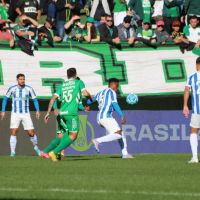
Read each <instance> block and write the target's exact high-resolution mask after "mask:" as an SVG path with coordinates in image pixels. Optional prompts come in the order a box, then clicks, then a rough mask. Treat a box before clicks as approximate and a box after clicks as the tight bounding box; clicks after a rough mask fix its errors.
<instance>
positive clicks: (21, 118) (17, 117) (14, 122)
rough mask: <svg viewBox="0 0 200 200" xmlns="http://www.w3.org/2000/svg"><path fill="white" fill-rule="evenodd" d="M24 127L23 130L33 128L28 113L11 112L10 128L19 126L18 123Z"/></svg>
mask: <svg viewBox="0 0 200 200" xmlns="http://www.w3.org/2000/svg"><path fill="white" fill-rule="evenodd" d="M21 122H22V125H23V127H24V130H32V129H34V126H33V122H32V119H31V115H30V113H11V120H10V128H11V129H14V128H19V125H20V123H21Z"/></svg>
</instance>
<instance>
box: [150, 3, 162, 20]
mask: <svg viewBox="0 0 200 200" xmlns="http://www.w3.org/2000/svg"><path fill="white" fill-rule="evenodd" d="M163 4H164V0H157V1H155V4H154V8H153V14H152V17H153V18H154V19H155V20H156V21H157V20H158V19H160V18H161V17H162V14H163Z"/></svg>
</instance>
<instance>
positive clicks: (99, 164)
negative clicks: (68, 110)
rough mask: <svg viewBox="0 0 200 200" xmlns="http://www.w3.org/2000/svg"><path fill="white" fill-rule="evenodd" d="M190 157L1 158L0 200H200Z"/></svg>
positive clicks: (198, 174) (197, 170)
mask: <svg viewBox="0 0 200 200" xmlns="http://www.w3.org/2000/svg"><path fill="white" fill-rule="evenodd" d="M189 158H190V155H188V154H164V155H161V154H156V155H137V156H136V158H135V159H133V160H123V159H121V158H119V157H118V156H111V155H106V156H105V155H104V156H103V155H93V156H67V157H65V158H64V159H63V160H62V161H60V162H57V163H53V162H52V161H51V160H45V159H42V158H39V157H35V156H24V157H23V156H16V157H15V158H10V157H7V156H1V157H0V199H22V200H25V199H47V200H49V199H50V200H52V199H54V200H59V199H63V200H64V199H71V200H75V199H76V200H79V199H80V200H104V199H105V200H126V199H127V200H129V199H130V200H133V199H136V200H151V199H154V200H179V199H180V200H190V199H194V200H195V199H200V186H199V182H200V164H193V165H189V164H187V160H188V159H189Z"/></svg>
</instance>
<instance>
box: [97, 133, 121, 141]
mask: <svg viewBox="0 0 200 200" xmlns="http://www.w3.org/2000/svg"><path fill="white" fill-rule="evenodd" d="M120 138H122V136H121V135H120V134H118V133H110V134H108V135H106V136H103V137H100V138H97V139H96V141H97V142H98V143H103V142H111V141H113V140H118V139H120Z"/></svg>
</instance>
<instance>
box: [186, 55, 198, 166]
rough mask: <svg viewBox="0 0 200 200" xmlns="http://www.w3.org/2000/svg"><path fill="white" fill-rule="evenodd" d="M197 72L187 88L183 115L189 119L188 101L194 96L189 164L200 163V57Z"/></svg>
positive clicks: (189, 79)
mask: <svg viewBox="0 0 200 200" xmlns="http://www.w3.org/2000/svg"><path fill="white" fill-rule="evenodd" d="M196 70H197V71H196V72H195V73H194V74H193V75H191V76H190V77H189V78H188V80H187V84H186V86H185V91H184V105H183V114H184V116H185V117H186V118H188V117H189V108H188V100H189V96H190V91H191V94H192V116H191V121H190V146H191V150H192V159H191V160H190V161H189V163H198V162H199V160H198V155H197V154H198V153H197V152H198V130H199V128H200V57H198V58H197V60H196Z"/></svg>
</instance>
